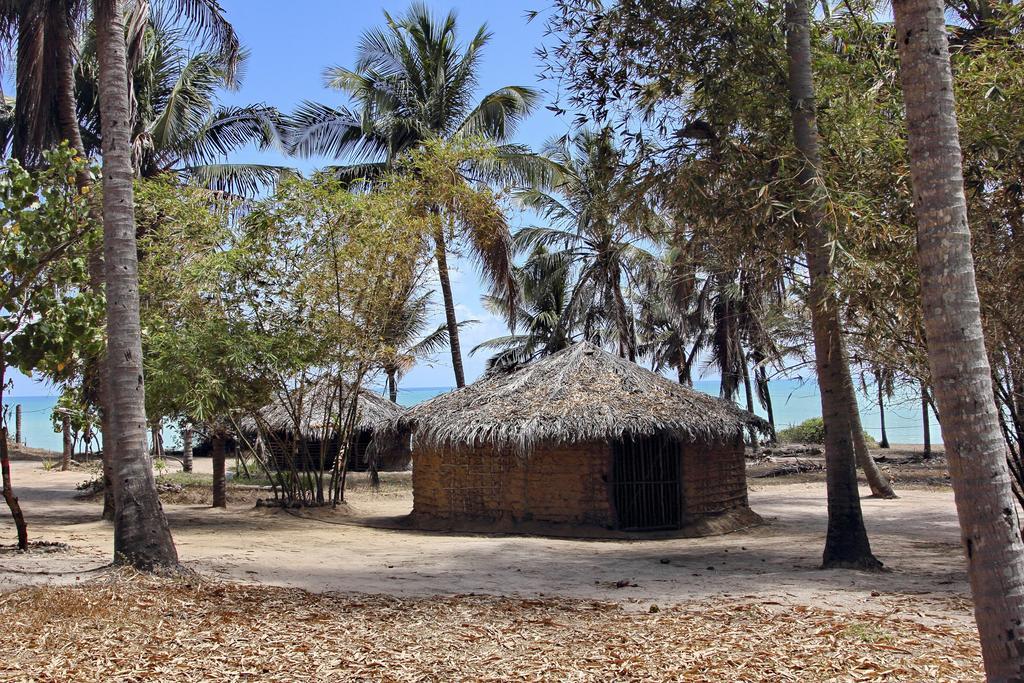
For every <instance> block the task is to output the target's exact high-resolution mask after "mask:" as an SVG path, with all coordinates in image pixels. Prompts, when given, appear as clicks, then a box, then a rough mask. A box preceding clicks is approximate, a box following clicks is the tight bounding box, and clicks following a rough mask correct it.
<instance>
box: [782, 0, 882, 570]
mask: <svg viewBox="0 0 1024 683" xmlns="http://www.w3.org/2000/svg"><path fill="white" fill-rule="evenodd" d="M785 18H786V50H787V53H788V56H789V90H790V102H791V108H792V119H793V138H794V142H795V145H796V149H797V151H798V152H799V154H800V157H801V158H802V160H803V164H802V166H801V168H800V172H799V174H798V176H797V179H798V181H799V182H800V184H801V186H802V189H803V191H804V193H805V195H806V197H805V202H804V203H803V206H802V207H801V210H800V211H799V212H798V214H797V219H798V220H799V222H800V224H801V227H802V228H803V232H804V234H805V236H806V237H805V240H806V251H807V266H808V271H809V274H810V278H811V283H810V292H809V304H810V311H811V328H812V332H813V336H814V353H815V363H816V367H817V374H818V387H819V389H820V391H821V413H822V420H824V423H825V460H826V467H827V469H828V473H829V476H828V531H827V535H826V539H825V552H824V556H823V560H822V564H823V565H824V566H825V567H857V568H876V567H878V566H880V563H879V562H878V560H877V559H876V558H875V556H874V555H873V554H872V553H871V544H870V543H869V542H868V535H867V530H866V529H865V528H864V517H863V514H862V512H861V506H860V494H859V493H858V491H857V471H856V455H855V452H854V444H853V431H852V430H853V426H852V424H851V420H850V414H851V411H852V410H855V409H856V404H855V403H853V404H851V398H852V397H853V391H851V390H849V387H848V386H847V385H848V384H849V383H850V373H849V367H848V366H847V365H846V363H845V358H846V354H845V350H844V348H843V346H844V344H843V337H842V330H841V327H840V323H839V308H838V301H836V299H835V297H834V296H833V294H832V293H831V292H830V290H829V286H830V282H831V280H832V265H831V262H830V252H829V235H828V232H827V230H826V226H825V215H824V211H823V209H822V203H821V197H820V192H819V191H818V187H819V186H820V183H819V167H820V165H821V156H820V151H819V142H818V124H817V120H816V117H815V91H814V78H813V75H812V73H811V28H810V23H811V18H810V3H809V0H787V2H786V17H785Z"/></svg>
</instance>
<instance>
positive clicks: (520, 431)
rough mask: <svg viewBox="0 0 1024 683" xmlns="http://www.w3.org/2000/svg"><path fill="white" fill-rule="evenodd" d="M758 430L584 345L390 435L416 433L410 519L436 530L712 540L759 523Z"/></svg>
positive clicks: (427, 408) (720, 406) (473, 388)
mask: <svg viewBox="0 0 1024 683" xmlns="http://www.w3.org/2000/svg"><path fill="white" fill-rule="evenodd" d="M751 422H755V423H756V422H759V418H756V417H754V416H752V415H750V414H749V413H746V412H745V411H742V410H740V409H738V408H737V407H736V406H735V405H733V404H731V403H727V402H725V401H721V400H718V399H716V398H713V397H711V396H708V395H706V394H702V393H700V392H697V391H694V390H693V389H690V388H687V387H684V386H682V385H680V384H677V383H675V382H672V381H670V380H668V379H666V378H664V377H662V376H661V375H657V374H655V373H653V372H651V371H649V370H646V369H644V368H642V367H640V366H638V365H636V364H635V363H632V362H630V361H627V360H624V359H622V358H618V357H617V356H613V355H611V354H609V353H607V352H605V351H603V350H601V349H599V348H597V347H596V346H593V345H591V344H588V343H580V344H576V345H574V346H572V347H570V348H568V349H565V350H564V351H561V352H559V353H556V354H553V355H551V356H548V357H546V358H544V359H542V360H539V361H537V362H535V363H531V364H529V365H527V366H525V367H522V368H520V369H518V370H515V371H513V372H510V373H495V374H491V375H488V376H486V377H484V378H483V379H481V380H480V381H478V382H476V383H475V384H472V385H470V386H468V387H465V388H463V389H459V390H456V391H453V392H450V393H448V394H443V395H441V396H438V397H435V398H433V399H431V400H429V401H426V402H424V403H421V404H419V405H417V406H415V407H413V408H412V409H410V410H409V411H408V412H406V413H405V414H404V415H402V416H401V417H399V418H398V419H397V420H396V421H395V422H394V426H395V427H396V428H398V429H401V430H403V431H404V430H408V431H411V432H412V434H413V461H414V467H413V484H414V492H415V512H414V515H415V517H416V518H417V519H420V520H423V521H425V522H426V523H428V524H430V525H434V526H437V525H439V523H441V524H440V525H446V526H459V527H463V528H464V527H466V526H467V524H466V522H473V523H472V524H469V525H468V526H479V525H478V524H476V523H478V522H481V521H486V522H488V523H490V525H491V526H492V527H498V528H509V527H511V528H523V527H524V525H525V526H527V527H529V526H537V525H538V524H540V525H543V524H548V523H550V524H558V525H570V526H578V527H586V526H591V527H601V528H605V529H620V530H623V529H633V530H644V529H677V530H680V529H683V530H689V531H690V532H693V533H709V532H712V531H719V530H723V529H728V528H735V527H736V526H737V525H745V524H748V523H750V522H751V521H752V520H755V519H756V515H753V513H751V512H750V511H749V508H747V493H746V475H745V463H744V447H743V431H744V428H745V427H746V426H747V425H748V424H750V423H751ZM726 513H728V515H726ZM722 515H726V516H728V517H729V518H730V519H729V521H727V522H723V523H721V524H713V523H712V518H714V517H716V516H722ZM541 530H543V529H541Z"/></svg>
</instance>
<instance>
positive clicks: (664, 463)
mask: <svg viewBox="0 0 1024 683" xmlns="http://www.w3.org/2000/svg"><path fill="white" fill-rule="evenodd" d="M612 459H613V466H612V475H613V479H612V500H613V501H614V503H615V510H616V512H617V514H618V522H619V528H620V529H622V530H624V531H643V530H653V529H675V528H678V527H679V526H681V525H682V522H683V519H682V517H683V487H682V476H681V475H682V471H681V470H682V450H681V448H680V444H679V442H678V441H676V440H675V439H670V438H667V437H664V436H644V437H633V436H626V437H624V438H622V439H620V440H618V441H615V442H614V443H613V444H612Z"/></svg>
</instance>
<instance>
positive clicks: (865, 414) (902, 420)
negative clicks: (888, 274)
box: [4, 379, 942, 451]
mask: <svg viewBox="0 0 1024 683" xmlns="http://www.w3.org/2000/svg"><path fill="white" fill-rule="evenodd" d="M694 388H695V389H698V390H700V391H703V392H704V393H707V394H710V395H712V396H717V395H718V381H717V380H701V381H698V382H695V383H694ZM451 390H452V387H400V388H399V392H398V402H399V403H400V404H401V405H403V406H412V405H415V404H417V403H420V402H421V401H425V400H427V399H428V398H433V397H434V396H438V395H439V394H443V393H445V392H448V391H451ZM769 392H770V393H771V396H772V407H773V408H774V412H775V424H776V426H777V427H778V428H779V429H784V428H785V427H789V426H792V425H796V424H800V423H801V422H803V421H804V420H807V419H809V418H812V417H818V416H819V415H821V403H820V401H821V398H820V396H819V394H818V386H817V384H816V383H815V382H814V381H813V380H800V379H784V380H776V381H773V382H770V383H769ZM857 398H858V403H859V405H860V410H861V421H862V422H863V424H864V429H865V431H867V433H868V434H870V435H871V436H873V437H874V438H875V439H880V438H881V429H880V427H881V420H880V419H879V411H878V403H877V400H876V399H875V397H874V396H873V395H872V396H866V395H862V394H858V397H857ZM19 403H20V404H21V406H22V436H23V439H24V440H25V441H26V442H27V444H28V445H29V446H32V447H34V448H46V449H49V450H52V451H59V450H61V448H62V447H63V446H62V439H61V434H60V433H59V432H55V431H54V429H53V423H52V420H51V417H50V416H51V414H52V411H53V407H54V405H56V403H57V397H56V396H23V397H19V396H12V397H8V398H5V400H4V404H5V405H4V408H5V409H6V410H7V424H8V428H9V430H10V434H11V437H12V438H13V437H14V406H15V405H17V404H19ZM740 403H741V404H743V405H745V398H744V397H743V394H742V390H741V393H740ZM755 406H756V411H755V412H757V414H758V415H761V416H762V417H765V412H764V410H763V409H762V408H761V406H760V405H757V402H756V401H755ZM930 418H931V438H932V443H941V441H942V437H941V435H940V433H939V426H938V423H937V422H935V418H934V416H930ZM885 422H886V425H885V426H886V431H887V432H888V434H889V441H890V443H894V444H895V443H902V444H917V443H921V442H922V441H924V428H923V425H922V417H921V398H920V395H919V394H917V393H916V392H907V393H904V394H900V395H897V396H895V397H894V398H892V399H891V400H887V401H886V405H885ZM164 443H165V444H166V445H167V447H168V448H179V447H180V444H181V441H180V439H179V437H178V433H177V431H176V430H175V429H173V428H171V427H168V428H165V429H164Z"/></svg>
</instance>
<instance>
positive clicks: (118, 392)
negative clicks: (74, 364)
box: [95, 0, 178, 570]
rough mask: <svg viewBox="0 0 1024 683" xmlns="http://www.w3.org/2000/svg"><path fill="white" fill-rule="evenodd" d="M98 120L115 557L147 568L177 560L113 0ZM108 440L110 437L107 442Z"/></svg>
mask: <svg viewBox="0 0 1024 683" xmlns="http://www.w3.org/2000/svg"><path fill="white" fill-rule="evenodd" d="M95 15H96V19H95V25H96V45H97V53H98V56H99V94H100V116H101V119H102V122H103V123H102V125H103V251H104V261H105V264H106V280H105V281H106V287H107V349H108V352H107V362H106V366H107V373H108V384H107V390H108V392H109V396H110V405H109V407H110V409H111V411H110V412H111V416H110V418H111V419H110V425H109V428H110V433H109V434H108V435H104V436H105V442H113V443H114V444H115V448H116V453H115V460H114V462H113V478H114V497H115V514H114V562H115V563H119V564H130V565H132V566H134V567H136V568H138V569H142V570H151V569H153V568H156V567H159V566H176V565H177V564H178V553H177V550H176V549H175V547H174V541H173V540H172V538H171V531H170V528H169V527H168V525H167V519H166V517H165V516H164V511H163V508H162V507H161V506H160V498H159V496H158V495H157V491H156V482H155V480H154V477H153V467H152V462H151V460H150V458H149V456H148V455H147V454H146V401H145V385H144V382H143V374H142V337H141V330H140V323H139V283H138V254H137V252H136V244H135V207H134V192H133V188H132V179H133V170H132V160H131V142H130V136H129V132H130V131H129V125H130V121H129V105H128V72H127V65H126V63H125V34H124V20H123V17H122V15H121V8H120V3H118V2H117V0H96V2H95ZM108 439H109V441H108Z"/></svg>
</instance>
